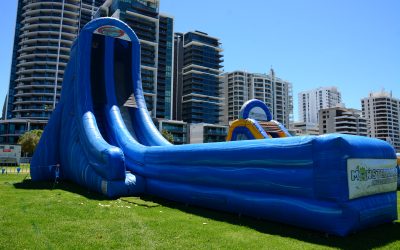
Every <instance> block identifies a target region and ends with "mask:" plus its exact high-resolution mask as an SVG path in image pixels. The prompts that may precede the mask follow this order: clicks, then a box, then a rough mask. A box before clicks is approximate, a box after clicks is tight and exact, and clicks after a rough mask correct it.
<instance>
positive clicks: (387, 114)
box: [361, 90, 400, 152]
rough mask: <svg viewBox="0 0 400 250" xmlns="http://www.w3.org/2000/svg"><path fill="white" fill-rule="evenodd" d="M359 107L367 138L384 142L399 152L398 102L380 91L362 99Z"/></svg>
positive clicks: (399, 125) (399, 123)
mask: <svg viewBox="0 0 400 250" xmlns="http://www.w3.org/2000/svg"><path fill="white" fill-rule="evenodd" d="M361 106H362V114H363V116H364V117H365V118H366V119H367V128H368V136H370V137H374V138H378V139H381V140H385V141H387V142H389V143H391V144H392V145H393V146H394V147H395V148H396V150H397V152H400V100H399V99H397V98H394V97H393V96H392V93H388V92H385V91H383V90H382V91H381V92H374V93H370V94H369V96H368V97H365V98H363V99H362V100H361Z"/></svg>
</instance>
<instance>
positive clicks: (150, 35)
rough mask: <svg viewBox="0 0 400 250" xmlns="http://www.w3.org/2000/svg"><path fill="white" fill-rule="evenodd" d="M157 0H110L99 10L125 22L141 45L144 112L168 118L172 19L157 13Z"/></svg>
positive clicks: (155, 116) (171, 61)
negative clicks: (146, 110) (145, 109)
mask: <svg viewBox="0 0 400 250" xmlns="http://www.w3.org/2000/svg"><path fill="white" fill-rule="evenodd" d="M159 6H160V1H159V0H128V1H127V0H113V1H107V2H105V3H104V5H103V6H102V7H101V11H102V12H105V13H99V15H102V16H103V15H108V16H113V17H115V18H118V19H120V20H122V21H124V22H125V23H127V24H128V25H129V26H130V27H131V28H132V29H133V30H134V31H135V33H136V35H137V36H138V38H139V41H140V45H141V74H142V75H141V76H142V86H143V92H144V97H145V99H146V105H147V109H148V110H149V112H150V114H151V116H152V117H153V118H165V119H171V116H172V94H173V93H172V77H173V72H172V69H173V43H174V38H173V22H174V20H173V18H172V17H170V16H167V15H165V14H160V13H159Z"/></svg>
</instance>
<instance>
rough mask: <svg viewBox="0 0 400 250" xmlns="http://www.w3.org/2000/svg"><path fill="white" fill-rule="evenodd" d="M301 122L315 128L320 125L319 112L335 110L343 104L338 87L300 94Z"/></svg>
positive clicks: (321, 88)
mask: <svg viewBox="0 0 400 250" xmlns="http://www.w3.org/2000/svg"><path fill="white" fill-rule="evenodd" d="M298 97H299V107H298V108H299V122H303V123H306V124H309V125H313V126H315V127H317V126H318V123H319V110H320V109H326V108H333V107H335V106H336V105H338V104H339V103H341V102H342V97H341V94H340V92H339V91H338V89H337V88H336V87H320V88H317V89H312V90H308V91H303V92H300V93H299V95H298Z"/></svg>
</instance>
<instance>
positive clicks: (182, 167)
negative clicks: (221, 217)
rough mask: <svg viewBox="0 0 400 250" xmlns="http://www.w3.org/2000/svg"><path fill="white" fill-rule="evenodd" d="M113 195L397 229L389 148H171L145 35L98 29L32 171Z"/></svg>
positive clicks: (262, 143)
mask: <svg viewBox="0 0 400 250" xmlns="http://www.w3.org/2000/svg"><path fill="white" fill-rule="evenodd" d="M55 175H59V177H60V179H64V180H70V181H73V182H75V183H78V184H79V185H82V186H84V187H87V188H89V189H91V190H94V191H96V192H99V193H103V194H104V195H106V196H108V197H120V196H133V195H141V194H150V195H154V196H158V197H162V198H165V199H169V200H174V201H178V202H183V203H186V204H193V205H197V206H202V207H206V208H211V209H217V210H223V211H228V212H232V213H238V214H243V215H248V216H252V217H257V218H263V219H267V220H272V221H278V222H283V223H287V224H292V225H296V226H299V227H304V228H310V229H314V230H319V231H323V232H326V233H331V234H336V235H347V234H349V233H351V232H355V231H358V230H361V229H363V228H366V227H370V226H374V225H377V224H381V223H387V222H392V221H393V220H396V219H397V204H396V200H397V199H396V184H397V170H396V155H395V151H394V149H393V148H392V147H391V146H390V145H389V144H388V143H386V142H384V141H381V140H377V139H371V138H366V137H358V136H349V135H327V136H307V137H287V138H273V139H272V138H271V139H260V140H245V141H233V142H221V143H209V144H191V145H179V146H178V145H176V146H174V145H171V144H170V143H168V142H167V141H166V140H165V139H164V138H163V137H162V136H161V135H160V133H159V132H158V130H157V129H156V127H155V126H154V125H153V122H152V119H151V117H150V116H149V113H148V111H147V108H146V104H145V99H144V96H143V89H142V85H141V73H140V44H139V40H138V38H137V36H136V35H135V33H134V32H133V31H132V30H131V29H130V28H129V26H127V25H126V24H124V23H123V22H121V21H119V20H117V19H113V18H101V19H96V20H93V21H91V22H90V23H88V24H87V25H86V26H85V27H84V28H83V29H82V31H81V33H80V35H79V37H78V38H77V39H76V41H75V42H74V44H73V46H72V49H71V56H70V61H69V63H68V66H67V69H66V71H65V74H64V79H63V88H62V94H61V100H60V102H59V103H58V105H57V107H56V109H55V110H54V112H53V114H52V116H51V119H50V121H49V123H48V125H47V126H46V129H45V131H44V133H43V136H42V138H41V140H40V142H39V145H38V147H37V149H36V151H35V154H34V156H33V159H32V163H31V176H32V180H34V181H41V180H54V178H55Z"/></svg>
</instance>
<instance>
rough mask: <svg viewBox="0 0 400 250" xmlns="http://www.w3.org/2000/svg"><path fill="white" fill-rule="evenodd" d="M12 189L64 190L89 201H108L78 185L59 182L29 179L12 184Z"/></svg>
mask: <svg viewBox="0 0 400 250" xmlns="http://www.w3.org/2000/svg"><path fill="white" fill-rule="evenodd" d="M14 187H15V188H17V189H29V190H64V191H67V192H72V193H76V194H79V195H82V196H84V197H86V198H88V199H91V200H99V201H101V200H108V198H107V197H106V196H104V195H102V194H98V193H96V192H92V191H90V190H87V189H85V188H82V187H81V186H79V185H76V184H74V183H71V182H67V181H64V180H63V181H61V182H59V183H54V182H45V181H43V182H40V181H39V182H36V181H32V180H31V179H26V180H23V181H22V182H19V183H14Z"/></svg>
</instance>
